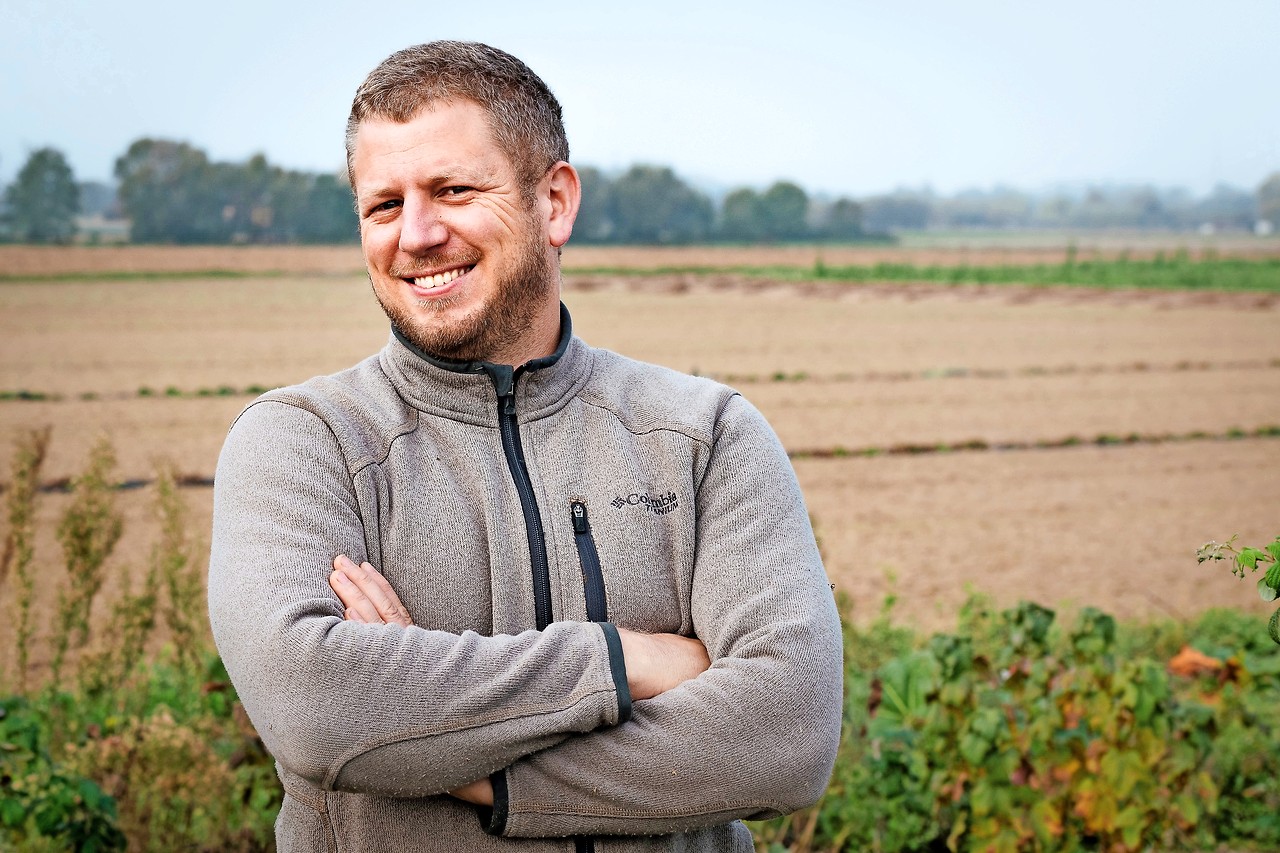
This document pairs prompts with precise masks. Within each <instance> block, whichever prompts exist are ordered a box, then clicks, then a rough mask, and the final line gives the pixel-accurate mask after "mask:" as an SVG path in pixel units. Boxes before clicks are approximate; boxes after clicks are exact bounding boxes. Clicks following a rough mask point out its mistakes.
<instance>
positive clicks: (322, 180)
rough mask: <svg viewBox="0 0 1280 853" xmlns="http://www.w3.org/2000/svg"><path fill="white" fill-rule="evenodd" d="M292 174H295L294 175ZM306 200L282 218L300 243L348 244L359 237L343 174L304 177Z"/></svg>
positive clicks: (352, 202) (351, 200)
mask: <svg viewBox="0 0 1280 853" xmlns="http://www.w3.org/2000/svg"><path fill="white" fill-rule="evenodd" d="M295 174H296V173H295ZM304 178H306V179H307V180H306V184H307V186H306V196H305V198H306V201H305V203H304V205H303V207H302V209H301V210H299V211H292V212H290V213H288V214H286V217H287V218H288V219H290V220H292V221H293V222H294V223H296V224H295V225H294V233H295V234H296V237H297V239H298V240H300V241H301V242H303V243H348V242H351V241H353V240H356V239H357V238H358V237H359V236H360V221H359V218H358V217H357V216H356V208H355V200H354V199H353V198H352V196H351V187H350V186H349V185H348V184H347V179H346V174H345V173H343V175H342V176H341V177H339V176H338V175H337V174H332V175H315V176H314V177H313V176H310V175H306V176H304Z"/></svg>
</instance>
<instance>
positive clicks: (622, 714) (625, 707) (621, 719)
mask: <svg viewBox="0 0 1280 853" xmlns="http://www.w3.org/2000/svg"><path fill="white" fill-rule="evenodd" d="M596 624H598V625H599V626H600V630H601V631H604V642H605V645H607V646H608V647H609V674H610V675H611V676H613V686H614V689H615V690H617V691H618V725H622V724H623V723H625V722H626V721H627V720H629V719H631V688H629V687H627V659H626V658H625V657H623V655H622V638H621V637H619V636H618V629H617V627H616V626H615V625H614V624H613V623H612V622H598V623H596Z"/></svg>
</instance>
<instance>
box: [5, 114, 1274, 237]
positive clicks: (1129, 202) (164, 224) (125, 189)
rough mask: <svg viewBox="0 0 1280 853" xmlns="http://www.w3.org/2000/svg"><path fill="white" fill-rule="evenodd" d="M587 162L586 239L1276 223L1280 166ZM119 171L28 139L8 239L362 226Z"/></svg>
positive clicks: (282, 182)
mask: <svg viewBox="0 0 1280 853" xmlns="http://www.w3.org/2000/svg"><path fill="white" fill-rule="evenodd" d="M580 174H581V177H582V191H583V199H582V209H581V212H580V214H579V217H578V222H577V225H576V227H575V228H574V240H575V242H579V243H624V244H679V243H705V242H729V243H771V242H772V243H781V242H802V241H803V242H809V241H833V242H853V241H859V240H870V239H883V238H884V237H886V236H888V235H891V234H893V233H894V232H898V231H906V230H921V229H930V228H933V229H964V228H988V229H1014V228H1027V229H1030V228H1160V229H1174V230H1187V229H1193V228H1200V229H1205V228H1212V229H1215V230H1219V229H1220V230H1249V229H1255V228H1257V229H1258V230H1259V231H1260V232H1261V233H1270V231H1269V230H1268V229H1274V230H1280V172H1277V173H1276V174H1273V175H1272V176H1271V177H1270V178H1268V179H1267V180H1266V181H1264V182H1263V183H1262V184H1261V185H1260V186H1259V187H1258V188H1257V190H1256V191H1255V192H1248V191H1245V190H1240V189H1237V188H1234V187H1229V186H1225V185H1223V186H1219V187H1218V188H1216V189H1215V190H1214V191H1213V192H1212V193H1210V194H1209V195H1208V196H1206V197H1204V198H1200V199H1197V198H1194V197H1192V196H1191V195H1190V194H1189V193H1188V192H1186V191H1185V190H1159V189H1156V188H1153V187H1149V186H1120V187H1091V188H1086V189H1083V190H1079V191H1062V192H1053V193H1046V194H1028V193H1024V192H1019V191H1017V190H1013V189H996V190H991V191H981V190H971V191H966V192H961V193H957V194H955V195H953V196H940V195H937V194H935V193H933V192H931V191H929V190H898V191H895V192H892V193H886V194H881V195H876V196H870V197H867V198H863V199H853V198H850V197H847V196H841V197H838V198H834V199H833V198H829V197H825V196H811V195H809V194H808V193H806V192H805V190H804V189H803V188H801V187H800V186H799V185H797V184H795V183H793V182H791V181H776V182H775V183H773V184H772V185H771V186H769V187H767V188H765V189H763V190H757V189H754V188H751V187H738V188H736V189H733V190H730V191H729V192H727V193H725V194H723V195H722V196H720V197H718V198H717V197H713V196H712V195H711V194H710V193H707V192H705V191H703V190H700V189H698V188H696V187H695V186H693V185H691V184H690V183H689V182H687V181H685V180H684V179H682V178H681V177H680V176H679V175H677V174H676V173H675V172H674V171H673V170H672V169H671V168H669V167H666V166H655V165H644V164H638V165H634V166H631V167H630V168H629V169H626V170H625V171H622V172H617V173H609V172H606V171H604V170H601V169H598V168H594V167H591V166H584V167H582V168H581V169H580ZM114 178H115V183H114V185H103V184H97V183H86V184H78V183H77V182H76V180H75V176H74V174H73V173H72V170H71V167H70V165H69V164H68V163H67V161H66V158H65V157H64V156H63V155H62V154H61V152H59V151H58V150H57V149H54V148H41V149H39V150H37V151H34V152H32V153H31V155H30V156H29V157H28V158H27V161H26V163H25V164H24V165H23V167H22V169H21V170H20V171H19V172H18V175H17V177H16V178H15V180H14V181H13V183H12V184H10V185H9V186H8V187H7V188H6V189H5V191H4V193H3V205H0V239H8V240H14V241H21V242H32V243H68V242H71V241H72V240H73V239H75V238H76V237H77V224H76V217H77V214H79V213H89V212H97V213H105V214H106V215H107V216H109V217H115V218H117V219H123V220H127V221H128V239H129V240H131V241H132V242H135V243H186V244H191V243H197V244H198V243H209V244H220V243H339V242H347V241H354V240H355V239H357V220H356V214H355V211H354V208H353V205H352V199H351V190H350V188H349V186H348V185H347V181H346V176H345V175H343V174H325V173H314V172H305V171H296V170H289V169H284V168H282V167H280V166H275V165H272V164H271V163H269V162H268V161H267V159H266V157H265V156H263V155H261V154H257V155H254V156H253V157H250V158H249V159H248V160H246V161H244V162H240V163H225V162H217V161H213V160H211V159H210V158H209V157H208V155H207V154H206V153H205V152H204V151H202V150H200V149H199V148H196V147H194V146H192V145H190V144H188V143H186V142H175V141H172V140H165V139H150V138H144V139H139V140H137V141H135V142H134V143H133V144H131V145H130V146H129V148H128V149H127V150H126V151H125V152H124V154H122V155H121V156H120V157H119V158H118V159H117V160H116V162H115V169H114ZM1264 223H1267V224H1264Z"/></svg>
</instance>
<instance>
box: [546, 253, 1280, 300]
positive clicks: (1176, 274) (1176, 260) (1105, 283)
mask: <svg viewBox="0 0 1280 853" xmlns="http://www.w3.org/2000/svg"><path fill="white" fill-rule="evenodd" d="M565 272H566V273H568V274H573V275H619V276H651V275H714V274H726V273H729V274H737V275H743V276H749V277H753V278H761V277H767V278H775V279H780V280H783V281H832V282H849V283H857V284H869V283H873V282H898V281H901V282H915V283H926V284H940V285H962V284H1011V285H1029V286H1054V285H1068V286H1080V287H1097V288H1104V289H1116V290H1118V289H1130V288H1138V289H1157V290H1204V291H1215V290H1219V291H1246V292H1262V293H1277V292H1280V258H1262V259H1259V260H1250V259H1244V258H1212V257H1211V258H1203V259H1200V260H1192V259H1190V258H1187V257H1185V256H1183V255H1181V254H1177V255H1174V256H1171V257H1164V256H1161V255H1157V256H1156V257H1155V258H1152V259H1149V260H1125V259H1116V260H1081V261H1066V262H1064V263H1060V264H1029V265H1027V264H1023V265H968V264H961V265H950V266H918V265H916V264H898V263H877V264H868V265H861V266H828V265H826V264H823V263H821V262H819V263H818V264H816V265H815V266H813V267H794V266H758V267H752V266H728V267H714V266H683V267H677V266H666V267H654V268H650V269H630V268H623V267H597V268H582V269H573V268H570V269H566V270H565Z"/></svg>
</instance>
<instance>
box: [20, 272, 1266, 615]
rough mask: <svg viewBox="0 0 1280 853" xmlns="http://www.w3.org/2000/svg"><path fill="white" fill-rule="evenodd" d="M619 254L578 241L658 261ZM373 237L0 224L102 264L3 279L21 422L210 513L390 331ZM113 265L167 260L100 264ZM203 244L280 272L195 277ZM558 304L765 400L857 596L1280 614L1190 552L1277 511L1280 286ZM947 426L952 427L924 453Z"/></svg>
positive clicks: (658, 358) (43, 553) (580, 319)
mask: <svg viewBox="0 0 1280 853" xmlns="http://www.w3.org/2000/svg"><path fill="white" fill-rule="evenodd" d="M28 251H29V250H28ZM601 251H603V250H601ZM627 251H628V252H631V253H634V252H636V251H637V250H627ZM680 251H681V252H686V253H687V252H690V251H692V250H680ZM770 251H778V252H782V251H784V250H770ZM810 251H811V250H810ZM850 251H854V250H850ZM858 251H872V250H858ZM875 251H882V252H889V251H896V252H899V253H902V252H904V251H906V250H889V249H884V250H875ZM930 251H934V250H930ZM936 251H938V252H947V251H954V250H950V249H940V250H936ZM984 251H990V252H991V253H993V257H996V256H998V257H1001V258H1004V259H1005V260H1004V261H1003V262H1019V263H1021V262H1026V259H1024V258H1023V257H1022V253H1027V252H1030V253H1032V254H1044V253H1049V252H1055V251H1056V252H1058V254H1059V255H1060V254H1061V250H1054V249H1047V248H1031V249H1018V250H1016V251H1015V250H1003V249H991V250H984ZM147 253H151V254H150V255H148V254H147ZM623 254H624V253H621V252H620V253H618V255H617V257H614V258H610V257H609V256H606V255H603V254H601V255H595V256H591V257H589V256H588V255H587V254H576V255H575V254H574V253H566V259H565V260H566V265H567V266H568V267H570V268H572V267H575V266H576V267H577V268H579V269H589V268H595V269H598V268H610V267H615V266H623V265H627V264H630V265H636V264H637V263H639V261H638V260H637V257H638V256H635V257H633V256H631V255H627V256H626V257H625V258H624V257H623ZM654 257H656V256H650V264H649V265H651V266H658V265H660V264H662V263H671V264H672V265H676V266H679V265H684V264H688V265H695V264H696V263H697V262H696V261H692V260H688V256H686V257H684V258H683V259H682V260H674V261H664V260H654V259H653V258H654ZM1055 257H1056V256H1055ZM619 259H622V260H619ZM826 260H827V262H828V263H865V262H874V260H871V261H867V260H862V259H859V260H850V259H845V258H832V257H831V256H830V255H828V256H827V258H826ZM1050 260H1052V258H1050ZM624 261H626V263H624ZM740 262H741V263H751V264H764V263H769V261H766V260H762V259H760V258H756V257H754V256H753V257H752V258H751V259H749V260H744V261H740ZM914 262H916V263H948V262H950V261H948V260H946V259H945V258H943V257H942V255H939V256H937V257H932V256H930V258H927V259H921V258H920V257H917V258H915V259H914ZM970 262H973V256H972V255H970ZM985 262H997V263H998V262H1001V261H999V260H992V259H991V258H988V259H987V260H986V261H985ZM706 263H707V264H708V265H709V264H713V263H714V264H724V263H727V261H725V260H724V258H722V257H719V256H717V257H715V258H713V259H711V260H709V261H706ZM795 263H797V264H800V265H803V264H805V263H810V261H808V260H804V259H797V260H795ZM359 264H360V258H359V251H358V249H355V248H341V249H332V248H329V249H315V250H308V249H262V250H238V249H237V250H226V249H221V250H212V249H200V250H178V249H172V250H170V249H151V250H147V249H143V250H129V249H118V250H106V249H84V250H80V251H79V252H72V253H65V254H63V255H61V256H59V255H57V254H55V253H54V252H52V251H51V252H49V253H36V254H35V255H22V254H21V252H20V251H18V250H4V251H0V273H3V274H6V275H9V276H16V275H42V276H51V275H59V274H80V275H81V276H82V277H81V278H76V279H73V280H45V281H19V280H10V281H7V282H0V392H4V393H5V394H6V395H7V396H9V397H13V396H15V395H16V393H17V392H19V391H23V392H26V394H25V396H27V397H36V398H43V399H35V400H30V399H27V400H23V399H0V448H4V453H5V455H6V456H7V452H8V448H9V447H11V446H12V443H13V440H14V438H15V437H16V436H17V435H18V433H19V432H20V431H22V430H24V429H27V428H31V427H36V426H40V425H43V424H52V425H53V444H52V447H51V454H50V459H49V462H48V464H47V466H46V470H45V479H46V480H53V479H57V478H60V477H66V476H70V475H72V474H73V473H75V472H76V471H77V470H78V469H79V468H80V466H81V465H82V464H83V460H84V457H85V453H86V452H87V450H88V447H89V446H90V444H91V443H92V442H93V440H94V439H95V437H96V436H97V435H99V434H103V433H105V434H107V435H108V436H110V437H111V438H112V440H113V442H114V444H115V446H116V449H117V453H118V457H119V468H118V473H119V475H120V477H121V478H122V479H125V480H139V481H145V480H147V479H149V478H150V477H151V476H152V470H153V460H154V459H155V458H156V457H157V456H159V455H163V456H167V457H169V458H171V459H173V460H174V461H175V462H176V465H177V468H178V470H179V471H180V472H182V473H184V474H188V475H191V477H192V479H193V481H195V484H193V485H192V486H190V487H189V488H187V489H185V490H184V495H185V496H186V498H187V499H188V501H189V503H190V505H191V507H192V510H193V516H194V519H195V520H194V522H193V524H194V525H195V528H196V529H197V530H198V531H199V533H200V535H202V536H204V535H205V534H204V531H205V530H207V527H208V522H209V515H210V511H211V491H210V489H209V488H208V487H207V485H200V484H199V481H201V480H207V478H209V477H210V476H211V475H212V473H213V469H214V464H215V461H216V458H217V452H218V448H219V446H220V444H221V441H222V436H223V434H224V433H225V430H226V428H227V426H228V424H229V423H230V421H231V420H232V418H234V417H235V415H236V413H237V412H238V411H239V410H240V409H241V408H242V407H243V406H244V405H245V404H246V403H247V402H248V401H249V400H250V399H252V395H251V393H247V391H248V389H250V387H251V386H262V387H272V386H275V385H281V384H287V383H292V382H296V381H300V380H302V379H305V378H307V377H309V376H312V375H315V374H318V373H327V372H332V371H335V370H338V369H341V368H343V367H346V366H348V365H350V364H352V363H354V362H355V361H357V360H359V359H360V358H363V357H364V356H366V355H368V354H370V353H372V352H373V351H375V350H376V349H377V348H378V347H380V346H381V345H382V343H383V342H384V341H385V340H386V336H387V329H386V321H385V319H384V318H383V316H382V314H381V312H380V311H379V309H378V308H377V306H376V304H375V303H374V301H373V299H372V297H371V295H370V294H369V290H368V284H367V282H365V281H364V280H363V278H362V277H361V275H360V274H359V272H358V268H359ZM95 265H96V266H95ZM95 269H96V270H100V271H102V272H104V273H112V272H114V273H120V272H127V271H137V270H154V271H157V272H158V273H160V274H159V275H158V276H157V277H154V278H145V279H140V278H124V279H119V280H112V279H109V278H105V277H104V278H102V279H94V278H92V277H84V274H86V273H92V272H93V271H94V270H95ZM210 269H220V270H240V271H242V272H245V271H248V272H254V271H257V272H264V273H265V272H271V273H272V274H271V275H269V276H264V277H260V278H246V277H231V278H219V277H208V278H202V277H199V276H193V275H189V274H187V273H189V272H190V271H193V270H210ZM282 271H283V273H284V274H280V273H281V272H282ZM178 273H182V275H178ZM169 274H173V275H169ZM565 301H566V303H567V304H568V305H569V308H570V310H571V311H572V313H573V317H574V324H575V330H576V331H577V332H578V333H579V334H580V335H581V336H582V337H584V338H585V339H586V340H587V341H589V342H591V343H593V344H596V345H600V346H606V347H610V348H613V349H617V350H619V351H621V352H623V353H626V354H628V355H632V356H634V357H637V358H641V359H645V360H648V361H654V362H658V363H661V364H665V365H669V366H671V367H675V368H677V369H680V370H684V371H694V372H698V373H701V374H704V375H711V376H714V377H716V378H719V379H721V380H722V381H725V382H727V383H729V384H730V385H733V386H734V387H736V388H737V389H738V390H740V391H741V392H742V393H743V394H744V395H746V396H747V397H748V398H749V399H751V400H752V401H753V402H755V403H756V404H757V405H758V406H759V407H760V408H761V409H762V410H763V411H764V412H765V414H766V415H767V416H768V417H769V418H770V420H771V422H772V423H773V424H774V426H775V428H776V429H777V431H778V433H779V435H780V436H781V438H782V440H783V442H784V444H785V445H786V446H787V447H788V449H789V450H791V451H793V452H794V453H795V454H796V462H795V464H796V470H797V473H798V474H799V476H800V480H801V484H802V486H803V487H804V490H805V494H806V496H807V500H808V503H809V509H810V511H811V513H812V515H813V518H814V521H815V524H816V527H817V530H818V533H819V536H820V538H821V540H822V544H823V548H824V552H825V554H826V556H827V563H828V571H829V574H830V575H831V580H832V582H833V583H835V584H836V585H838V586H839V587H841V588H842V589H844V590H846V591H847V592H848V593H850V595H851V596H852V598H853V599H854V603H855V612H856V614H857V615H858V616H859V617H862V618H866V617H869V616H870V615H872V614H874V613H875V612H876V611H877V609H878V608H879V606H880V603H881V601H882V600H883V598H884V596H885V595H886V593H887V592H889V591H891V590H896V592H897V593H898V595H899V599H900V603H899V605H898V608H897V611H896V613H897V617H898V618H899V619H902V620H909V621H911V622H912V623H913V624H915V625H918V626H924V627H942V626H945V625H947V624H949V623H950V622H951V621H952V620H953V619H954V614H955V611H956V608H957V606H958V605H959V603H960V602H961V601H962V600H963V599H964V597H965V595H966V591H967V590H970V589H972V590H980V591H984V592H988V593H990V594H991V595H992V596H994V597H995V599H996V600H997V602H999V603H1001V604H1005V603H1012V602H1013V601H1015V600H1017V599H1018V598H1033V599H1036V600H1038V601H1040V602H1042V603H1045V604H1049V605H1060V606H1064V607H1067V608H1068V609H1070V608H1072V607H1076V606H1080V605H1085V604H1093V605H1097V606H1100V607H1103V608H1105V609H1107V610H1108V611H1110V612H1112V613H1115V614H1117V615H1120V616H1125V617H1151V616H1158V615H1173V616H1186V615H1189V614H1192V613H1194V612H1196V611H1198V610H1200V609H1202V608H1205V607H1208V606H1211V605H1218V604H1232V605H1238V606H1241V607H1245V608H1253V609H1256V610H1257V612H1258V614H1259V616H1260V617H1262V616H1263V615H1264V614H1266V613H1267V612H1269V611H1268V609H1267V608H1265V607H1264V606H1263V605H1262V604H1261V603H1260V602H1258V601H1257V597H1256V594H1255V593H1254V592H1253V589H1252V586H1253V585H1252V584H1251V583H1240V582H1236V581H1234V580H1233V579H1232V578H1230V576H1229V575H1228V574H1227V571H1226V569H1225V568H1223V567H1222V566H1221V565H1219V566H1216V567H1211V566H1197V565H1196V563H1195V558H1194V551H1195V548H1196V547H1197V546H1199V545H1200V544H1202V543H1203V542H1204V541H1205V540H1207V539H1209V538H1219V539H1221V538H1225V537H1227V536H1230V535H1231V534H1232V533H1239V534H1240V535H1241V537H1242V539H1243V540H1245V541H1248V542H1251V543H1252V542H1257V541H1260V540H1263V539H1264V538H1265V539H1266V541H1270V537H1272V536H1274V535H1275V534H1276V533H1277V532H1280V492H1278V491H1277V489H1276V484H1277V483H1280V438H1273V437H1266V436H1262V437H1259V436H1256V435H1254V433H1255V432H1256V431H1258V430H1259V428H1268V427H1274V426H1276V425H1280V402H1277V401H1280V335H1277V334H1276V324H1277V319H1278V314H1277V311H1278V310H1280V306H1277V305H1276V304H1275V300H1274V298H1272V297H1270V296H1267V295H1257V294H1254V295H1248V294H1219V293H1194V294H1193V293H1170V292H1160V291H1145V292H1140V293H1139V292H1127V291H1093V290H1084V289H1065V288H1060V289H1054V288H1037V289H1034V290H1033V289H1018V288H1009V287H969V288H958V287H929V286H924V285H912V286H908V285H866V286H858V285H840V284H831V283H826V284H823V285H821V286H819V285H803V284H784V283H773V282H769V281H762V280H759V279H750V280H748V279H745V278H742V277H738V276H734V275H731V274H725V273H721V274H707V275H696V276H695V275H666V276H648V277H643V276H640V277H637V276H625V277H615V276H611V275H608V274H602V273H589V272H582V273H573V272H570V274H569V275H568V279H567V286H566V291H565ZM1242 433H1244V434H1245V436H1244V437H1240V435H1241V434H1242ZM940 445H941V446H945V447H947V448H950V450H949V452H920V451H922V450H924V449H926V448H936V447H938V446H940ZM1062 445H1067V446H1062ZM965 448H967V449H965ZM908 451H910V452H908ZM864 453H865V454H868V455H860V454H864ZM871 454H874V455H871ZM0 479H4V480H7V479H8V473H7V461H6V464H5V465H4V473H3V474H0ZM150 492H151V490H150V489H149V488H146V487H142V488H138V489H134V490H127V491H122V492H120V493H119V498H120V502H121V505H122V506H123V507H124V508H125V510H126V512H127V514H128V517H129V518H128V522H127V526H126V533H125V538H124V539H123V540H122V542H121V544H120V547H119V548H118V551H117V555H116V556H115V557H114V558H113V561H114V564H115V566H116V571H115V574H116V576H117V577H118V576H119V574H120V573H121V572H123V571H127V570H129V569H130V568H132V569H134V570H136V569H139V568H141V566H142V565H143V561H144V559H145V555H146V553H147V551H148V550H149V548H150V542H151V541H152V538H153V536H154V532H155V531H154V529H153V522H152V521H151V519H150V517H149V514H148V509H147V507H148V504H149V501H150V500H151V494H150ZM67 500H68V498H67V497H66V496H65V495H61V494H56V493H50V494H46V495H43V496H42V505H41V509H40V517H41V520H42V530H43V532H42V534H41V538H40V541H39V542H38V548H39V551H38V555H37V561H38V562H39V563H40V564H41V565H43V566H46V567H48V568H49V570H50V571H49V576H50V577H56V576H57V573H56V572H54V571H53V568H54V567H56V566H57V565H58V564H59V563H60V554H59V552H58V548H57V545H56V543H55V541H54V538H53V534H52V529H53V527H54V525H55V524H56V518H57V516H58V513H59V512H61V510H62V509H63V508H64V507H65V505H66V502H67ZM115 582H117V581H112V583H115ZM52 584H53V581H50V582H49V585H48V588H42V591H41V593H40V594H41V595H42V596H43V597H44V600H46V601H48V602H51V601H52V597H53V592H52ZM47 606H50V607H51V606H52V605H51V603H50V604H48V605H47Z"/></svg>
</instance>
